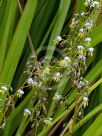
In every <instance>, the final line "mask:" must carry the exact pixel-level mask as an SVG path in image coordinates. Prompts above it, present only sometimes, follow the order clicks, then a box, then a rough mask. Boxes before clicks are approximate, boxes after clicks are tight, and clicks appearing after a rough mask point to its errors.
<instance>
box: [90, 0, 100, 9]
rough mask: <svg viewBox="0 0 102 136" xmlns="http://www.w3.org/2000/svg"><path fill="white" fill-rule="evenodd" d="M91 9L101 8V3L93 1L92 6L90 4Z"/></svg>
mask: <svg viewBox="0 0 102 136" xmlns="http://www.w3.org/2000/svg"><path fill="white" fill-rule="evenodd" d="M90 7H92V8H94V7H97V8H98V7H99V2H98V1H93V2H92V3H91V4H90Z"/></svg>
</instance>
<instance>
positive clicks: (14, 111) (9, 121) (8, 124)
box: [3, 90, 34, 136]
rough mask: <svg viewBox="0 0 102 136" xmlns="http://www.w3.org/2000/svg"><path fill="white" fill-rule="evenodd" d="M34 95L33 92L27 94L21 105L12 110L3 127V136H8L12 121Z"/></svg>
mask: <svg viewBox="0 0 102 136" xmlns="http://www.w3.org/2000/svg"><path fill="white" fill-rule="evenodd" d="M33 95H34V90H31V91H30V92H29V94H28V95H27V96H26V98H25V99H24V100H23V101H22V103H21V104H20V105H19V106H18V107H17V108H16V109H14V110H13V111H12V112H11V114H10V116H9V118H8V120H7V122H6V126H5V129H4V134H3V136H10V130H11V126H12V123H13V121H14V119H15V118H16V117H17V116H18V115H19V114H21V113H22V111H23V109H24V108H25V107H26V105H27V104H28V102H29V101H30V100H31V98H32V97H33Z"/></svg>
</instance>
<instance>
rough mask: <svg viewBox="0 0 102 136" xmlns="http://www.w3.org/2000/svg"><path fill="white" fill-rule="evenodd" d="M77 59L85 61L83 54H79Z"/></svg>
mask: <svg viewBox="0 0 102 136" xmlns="http://www.w3.org/2000/svg"><path fill="white" fill-rule="evenodd" d="M78 59H82V60H86V57H85V56H84V55H83V54H80V55H79V56H78Z"/></svg>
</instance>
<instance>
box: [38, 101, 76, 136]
mask: <svg viewBox="0 0 102 136" xmlns="http://www.w3.org/2000/svg"><path fill="white" fill-rule="evenodd" d="M74 107H75V103H73V104H72V105H71V106H70V107H69V108H68V109H67V110H65V111H64V112H63V113H62V114H60V115H59V116H58V117H57V118H56V119H55V120H54V121H53V122H52V123H51V124H50V125H48V126H46V127H44V128H43V130H42V132H41V133H39V134H38V136H46V135H47V133H48V132H49V130H50V129H51V128H52V127H53V125H54V124H55V123H57V122H58V121H59V120H60V119H61V118H63V117H64V116H66V115H67V114H69V113H70V112H71V111H72V109H73V108H74Z"/></svg>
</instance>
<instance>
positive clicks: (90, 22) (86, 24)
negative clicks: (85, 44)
mask: <svg viewBox="0 0 102 136" xmlns="http://www.w3.org/2000/svg"><path fill="white" fill-rule="evenodd" d="M93 25H94V22H93V20H88V21H87V22H86V23H85V24H84V26H85V27H92V26H93Z"/></svg>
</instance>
